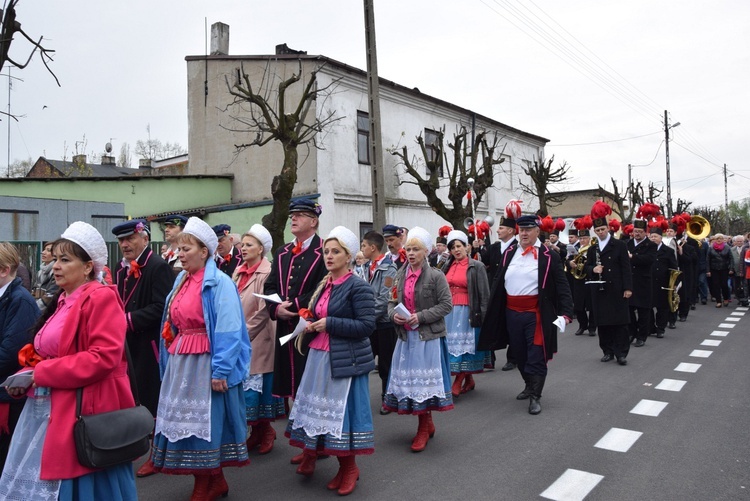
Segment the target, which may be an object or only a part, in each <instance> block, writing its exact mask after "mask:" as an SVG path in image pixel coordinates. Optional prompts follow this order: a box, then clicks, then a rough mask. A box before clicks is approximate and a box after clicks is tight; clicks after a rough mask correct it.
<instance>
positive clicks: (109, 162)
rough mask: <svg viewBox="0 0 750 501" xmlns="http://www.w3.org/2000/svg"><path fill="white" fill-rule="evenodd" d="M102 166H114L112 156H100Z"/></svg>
mask: <svg viewBox="0 0 750 501" xmlns="http://www.w3.org/2000/svg"><path fill="white" fill-rule="evenodd" d="M102 165H115V157H113V156H112V155H102Z"/></svg>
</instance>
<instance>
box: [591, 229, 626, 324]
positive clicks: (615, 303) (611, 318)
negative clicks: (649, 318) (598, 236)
mask: <svg viewBox="0 0 750 501" xmlns="http://www.w3.org/2000/svg"><path fill="white" fill-rule="evenodd" d="M597 254H599V256H600V257H599V259H600V261H601V264H602V266H604V270H603V271H602V273H601V280H604V282H605V283H604V284H601V285H603V287H602V286H600V284H589V285H587V287H592V288H593V290H592V292H591V303H592V304H591V310H592V312H593V314H594V318H595V319H596V325H602V326H609V325H628V324H629V323H630V306H629V302H628V300H627V299H625V297H624V296H623V293H624V292H625V291H632V290H633V272H632V271H631V270H630V258H628V247H627V244H625V242H623V241H622V240H617V239H616V238H614V237H610V238H609V242H608V243H607V245H606V246H605V247H604V250H602V251H600V250H599V245H598V244H597V245H592V246H591V247H589V250H588V252H587V253H586V264H585V266H584V269H585V270H586V276H587V277H588V279H589V280H599V279H600V277H599V274H597V273H594V272H593V268H594V266H596V261H597Z"/></svg>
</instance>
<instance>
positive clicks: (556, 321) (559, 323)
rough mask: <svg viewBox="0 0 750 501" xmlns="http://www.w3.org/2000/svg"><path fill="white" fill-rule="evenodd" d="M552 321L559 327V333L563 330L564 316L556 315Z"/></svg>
mask: <svg viewBox="0 0 750 501" xmlns="http://www.w3.org/2000/svg"><path fill="white" fill-rule="evenodd" d="M552 323H553V324H555V325H556V326H557V328H558V329H560V332H561V333H563V332H565V325H566V324H565V317H557V319H556V320H555V321H554V322H552Z"/></svg>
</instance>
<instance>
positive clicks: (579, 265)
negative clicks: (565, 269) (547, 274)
mask: <svg viewBox="0 0 750 501" xmlns="http://www.w3.org/2000/svg"><path fill="white" fill-rule="evenodd" d="M589 247H591V245H584V246H581V248H580V249H578V254H576V256H575V257H574V258H573V259H572V261H573V264H574V266H573V268H572V269H571V270H570V274H571V275H573V278H575V279H576V280H583V279H584V278H586V270H584V269H583V265H584V264H586V253H587V252H588V250H589Z"/></svg>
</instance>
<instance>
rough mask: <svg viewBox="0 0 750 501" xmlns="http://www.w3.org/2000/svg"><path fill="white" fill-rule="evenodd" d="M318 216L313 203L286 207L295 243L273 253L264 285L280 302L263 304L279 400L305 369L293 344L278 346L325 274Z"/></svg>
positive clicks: (287, 394) (302, 201) (300, 202)
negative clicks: (272, 333) (272, 338)
mask: <svg viewBox="0 0 750 501" xmlns="http://www.w3.org/2000/svg"><path fill="white" fill-rule="evenodd" d="M321 213H322V209H321V207H320V204H318V203H317V202H315V201H313V200H309V199H298V200H295V201H292V203H290V204H289V219H290V221H291V231H292V235H294V240H293V241H292V242H290V243H288V244H286V245H284V246H282V247H279V248H278V249H276V252H275V253H274V255H273V262H272V263H271V273H270V274H269V275H268V279H267V280H266V283H265V285H264V293H265V294H266V295H272V294H278V295H279V297H280V298H281V300H282V302H281V303H273V302H271V301H266V303H267V304H268V311H269V312H270V315H271V318H272V319H273V320H276V352H275V354H274V368H273V394H274V395H275V396H278V397H292V398H294V396H295V395H296V393H297V388H298V387H299V383H300V381H301V380H302V372H303V371H304V369H305V361H306V358H305V357H304V356H302V355H301V354H300V353H299V352H298V351H297V350H296V349H294V343H293V342H289V343H286V344H285V345H284V346H281V344H280V343H279V338H281V337H282V336H285V335H287V334H290V333H291V332H292V331H293V330H294V328H295V327H296V326H297V322H298V321H299V310H300V309H301V308H307V307H308V304H309V302H310V298H311V296H312V293H313V291H315V288H316V287H317V286H318V283H320V281H321V280H322V279H323V277H324V276H325V275H326V273H327V271H326V267H325V263H324V261H323V246H322V241H321V239H320V237H319V236H318V235H317V233H316V231H317V229H318V226H319V224H320V223H319V219H318V218H319V217H320V214H321ZM300 461H301V458H300Z"/></svg>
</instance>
